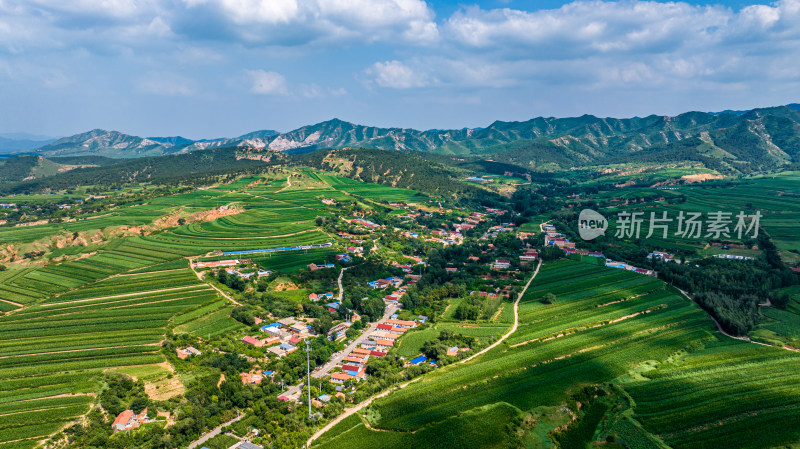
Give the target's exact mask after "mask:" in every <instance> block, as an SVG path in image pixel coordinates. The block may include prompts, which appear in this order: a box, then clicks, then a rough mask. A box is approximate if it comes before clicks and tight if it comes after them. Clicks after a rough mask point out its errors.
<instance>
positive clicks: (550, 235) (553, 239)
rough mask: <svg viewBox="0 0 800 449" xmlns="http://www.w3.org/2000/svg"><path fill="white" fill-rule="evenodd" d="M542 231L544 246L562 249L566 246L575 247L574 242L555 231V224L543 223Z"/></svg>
mask: <svg viewBox="0 0 800 449" xmlns="http://www.w3.org/2000/svg"><path fill="white" fill-rule="evenodd" d="M544 232H545V236H544V244H545V245H546V246H557V247H559V248H561V249H563V250H566V249H567V248H570V249H575V242H570V241H569V239H568V238H567V237H566V236H565V235H564V234H561V233H559V232H558V231H556V227H555V226H553V225H545V227H544Z"/></svg>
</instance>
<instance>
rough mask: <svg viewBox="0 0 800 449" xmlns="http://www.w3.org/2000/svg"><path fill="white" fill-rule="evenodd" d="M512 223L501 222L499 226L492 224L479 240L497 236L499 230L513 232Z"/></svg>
mask: <svg viewBox="0 0 800 449" xmlns="http://www.w3.org/2000/svg"><path fill="white" fill-rule="evenodd" d="M512 226H513V224H511V223H503V224H502V225H500V226H492V227H491V228H489V229H487V230H486V232H485V233H484V234H483V235H482V236H481V240H489V239H490V238H491V239H495V238H497V236H498V235H500V233H501V232H513V231H514V228H512Z"/></svg>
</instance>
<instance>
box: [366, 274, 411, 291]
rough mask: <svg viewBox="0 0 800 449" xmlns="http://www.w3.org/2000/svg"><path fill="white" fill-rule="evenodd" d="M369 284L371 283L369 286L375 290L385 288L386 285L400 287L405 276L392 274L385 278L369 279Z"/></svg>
mask: <svg viewBox="0 0 800 449" xmlns="http://www.w3.org/2000/svg"><path fill="white" fill-rule="evenodd" d="M367 285H369V287H370V288H371V289H373V290H376V289H384V288H386V287H395V288H399V287H400V286H401V285H403V278H399V277H397V276H390V277H388V278H384V279H378V280H375V281H369V282H367Z"/></svg>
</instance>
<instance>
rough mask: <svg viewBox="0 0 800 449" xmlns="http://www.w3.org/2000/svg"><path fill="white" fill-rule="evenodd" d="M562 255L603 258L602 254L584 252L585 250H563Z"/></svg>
mask: <svg viewBox="0 0 800 449" xmlns="http://www.w3.org/2000/svg"><path fill="white" fill-rule="evenodd" d="M564 254H578V255H581V256H589V257H605V256H604V255H603V253H601V252H599V251H586V250H585V249H575V248H566V249H564Z"/></svg>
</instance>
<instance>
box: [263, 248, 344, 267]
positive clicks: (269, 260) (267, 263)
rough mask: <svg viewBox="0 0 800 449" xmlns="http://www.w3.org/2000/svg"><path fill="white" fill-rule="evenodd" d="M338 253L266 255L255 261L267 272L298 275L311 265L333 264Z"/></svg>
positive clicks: (329, 250) (323, 250)
mask: <svg viewBox="0 0 800 449" xmlns="http://www.w3.org/2000/svg"><path fill="white" fill-rule="evenodd" d="M338 253H339V251H336V250H335V249H332V248H319V249H309V250H304V251H302V252H300V251H292V252H282V253H266V254H265V256H264V257H258V258H254V259H253V261H254V262H255V263H257V264H258V265H259V266H260V267H262V268H264V269H267V270H273V271H280V272H282V273H296V272H297V271H299V270H300V269H301V268H306V266H307V265H308V264H311V263H322V262H332V261H334V260H335V258H334V256H335V255H336V254H338Z"/></svg>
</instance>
